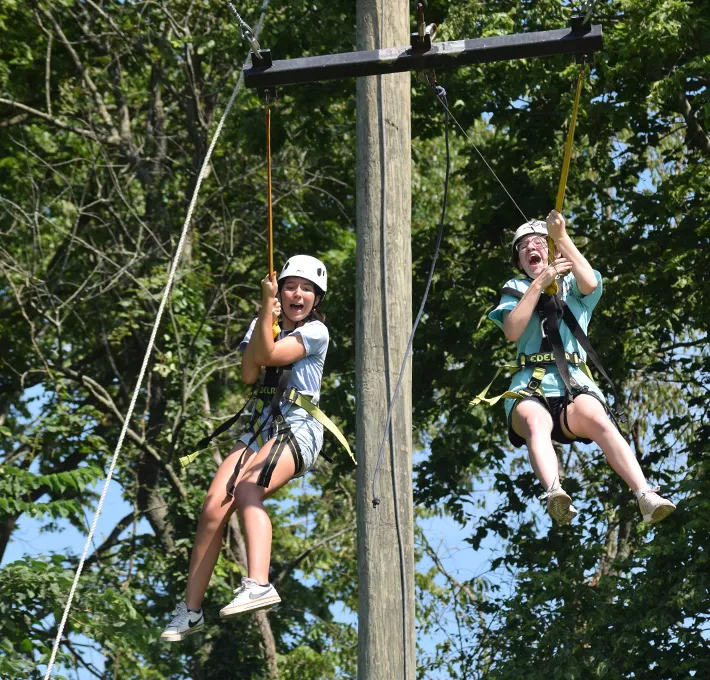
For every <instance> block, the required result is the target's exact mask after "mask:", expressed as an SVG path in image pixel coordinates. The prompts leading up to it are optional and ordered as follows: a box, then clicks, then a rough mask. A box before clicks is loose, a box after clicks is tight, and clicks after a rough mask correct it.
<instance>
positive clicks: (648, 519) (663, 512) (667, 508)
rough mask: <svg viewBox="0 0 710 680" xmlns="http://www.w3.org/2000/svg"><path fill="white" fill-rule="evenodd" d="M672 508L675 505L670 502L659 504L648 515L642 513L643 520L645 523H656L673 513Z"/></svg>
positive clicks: (673, 508)
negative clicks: (668, 503)
mask: <svg viewBox="0 0 710 680" xmlns="http://www.w3.org/2000/svg"><path fill="white" fill-rule="evenodd" d="M674 510H675V505H673V504H672V503H671V504H670V505H659V506H658V507H657V508H656V509H655V510H654V511H653V512H652V513H651V514H650V515H644V516H643V521H644V522H645V523H646V524H656V523H657V522H661V521H662V520H664V519H665V518H666V517H668V515H671V514H673V512H674Z"/></svg>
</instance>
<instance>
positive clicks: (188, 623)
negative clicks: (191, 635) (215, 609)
mask: <svg viewBox="0 0 710 680" xmlns="http://www.w3.org/2000/svg"><path fill="white" fill-rule="evenodd" d="M200 623H202V617H200V618H199V619H197V621H195V622H194V623H193V622H192V621H190V620H189V619H188V621H187V627H188V628H194V627H195V626H197V625H198V624H200Z"/></svg>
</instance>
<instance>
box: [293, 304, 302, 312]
mask: <svg viewBox="0 0 710 680" xmlns="http://www.w3.org/2000/svg"><path fill="white" fill-rule="evenodd" d="M291 309H292V310H293V311H294V312H302V311H303V305H302V304H292V305H291Z"/></svg>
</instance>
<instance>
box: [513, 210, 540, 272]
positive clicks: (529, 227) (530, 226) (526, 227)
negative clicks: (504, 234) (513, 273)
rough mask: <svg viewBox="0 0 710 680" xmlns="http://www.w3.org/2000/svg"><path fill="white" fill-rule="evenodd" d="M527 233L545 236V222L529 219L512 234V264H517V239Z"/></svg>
mask: <svg viewBox="0 0 710 680" xmlns="http://www.w3.org/2000/svg"><path fill="white" fill-rule="evenodd" d="M528 234H540V236H545V237H547V224H546V223H545V222H543V221H542V220H530V222H526V223H525V224H521V225H520V226H519V227H518V228H517V229H516V230H515V234H514V235H513V245H512V255H513V264H514V265H516V266H517V264H518V251H517V250H516V249H515V246H517V245H518V241H520V240H521V239H523V238H525V237H526V236H527V235H528Z"/></svg>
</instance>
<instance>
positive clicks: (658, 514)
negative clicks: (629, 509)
mask: <svg viewBox="0 0 710 680" xmlns="http://www.w3.org/2000/svg"><path fill="white" fill-rule="evenodd" d="M659 491H660V489H659V488H658V487H655V488H653V489H648V490H646V491H644V492H643V493H642V494H641V496H640V497H639V499H638V501H639V510H640V511H641V514H642V515H643V521H644V522H645V523H646V524H655V523H656V522H660V521H661V520H662V519H665V518H666V517H668V515H670V514H671V513H672V512H673V511H674V510H675V505H674V504H673V503H671V502H670V501H669V500H668V499H667V498H662V497H661V496H659V495H658V492H659Z"/></svg>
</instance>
